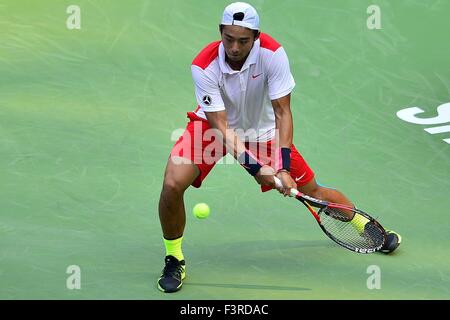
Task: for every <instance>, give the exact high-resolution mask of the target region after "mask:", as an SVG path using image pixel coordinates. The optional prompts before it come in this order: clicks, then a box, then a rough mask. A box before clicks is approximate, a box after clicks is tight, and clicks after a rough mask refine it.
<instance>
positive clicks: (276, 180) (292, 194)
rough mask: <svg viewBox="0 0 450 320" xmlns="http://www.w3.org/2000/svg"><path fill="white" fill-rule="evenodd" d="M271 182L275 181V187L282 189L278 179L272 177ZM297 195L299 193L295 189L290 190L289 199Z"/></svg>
mask: <svg viewBox="0 0 450 320" xmlns="http://www.w3.org/2000/svg"><path fill="white" fill-rule="evenodd" d="M273 180H274V181H275V185H276V186H277V188H284V187H283V183H282V182H281V180H280V179H278V178H277V177H275V176H273ZM298 193H299V191H298V190H297V189H294V188H291V197H295V196H297V195H298Z"/></svg>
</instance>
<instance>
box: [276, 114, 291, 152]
mask: <svg viewBox="0 0 450 320" xmlns="http://www.w3.org/2000/svg"><path fill="white" fill-rule="evenodd" d="M275 125H276V129H277V131H278V138H279V147H280V148H290V147H291V145H292V136H293V131H294V130H293V125H292V113H291V110H290V109H282V110H279V111H278V112H276V113H275Z"/></svg>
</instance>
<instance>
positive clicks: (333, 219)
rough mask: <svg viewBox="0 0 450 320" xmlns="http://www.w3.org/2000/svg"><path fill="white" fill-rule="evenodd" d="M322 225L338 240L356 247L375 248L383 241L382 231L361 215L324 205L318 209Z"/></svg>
mask: <svg viewBox="0 0 450 320" xmlns="http://www.w3.org/2000/svg"><path fill="white" fill-rule="evenodd" d="M319 216H320V221H321V224H322V226H323V227H324V228H325V229H326V230H327V232H328V233H329V234H330V235H331V236H332V237H333V238H335V240H337V241H338V242H342V243H345V244H347V245H350V246H352V247H355V248H358V249H368V250H370V249H375V248H378V247H379V246H381V245H383V243H384V238H385V236H384V231H383V230H382V229H381V228H379V227H378V226H377V224H376V223H374V222H373V221H370V220H369V219H367V218H366V217H364V216H363V215H361V214H359V213H357V212H351V211H349V210H342V209H338V208H331V207H325V208H322V209H320V210H319Z"/></svg>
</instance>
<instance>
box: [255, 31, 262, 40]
mask: <svg viewBox="0 0 450 320" xmlns="http://www.w3.org/2000/svg"><path fill="white" fill-rule="evenodd" d="M254 35H255V41H256V40H258V39H259V36H260V35H261V32H259V31H257V30H255V31H254Z"/></svg>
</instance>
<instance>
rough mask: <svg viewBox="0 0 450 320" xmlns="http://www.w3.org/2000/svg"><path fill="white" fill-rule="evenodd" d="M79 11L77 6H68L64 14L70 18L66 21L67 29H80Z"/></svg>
mask: <svg viewBox="0 0 450 320" xmlns="http://www.w3.org/2000/svg"><path fill="white" fill-rule="evenodd" d="M80 12H81V10H80V7H79V6H77V5H70V6H68V7H67V10H66V13H68V14H70V16H69V17H68V18H67V20H66V26H67V29H69V30H73V29H81V14H80Z"/></svg>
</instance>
